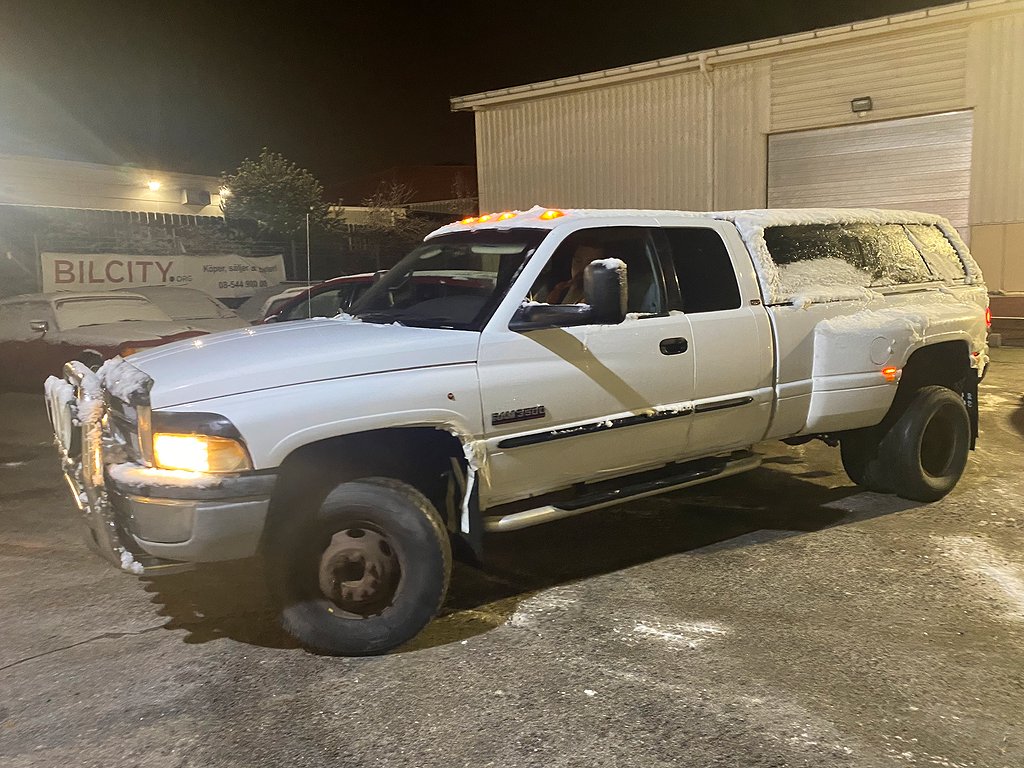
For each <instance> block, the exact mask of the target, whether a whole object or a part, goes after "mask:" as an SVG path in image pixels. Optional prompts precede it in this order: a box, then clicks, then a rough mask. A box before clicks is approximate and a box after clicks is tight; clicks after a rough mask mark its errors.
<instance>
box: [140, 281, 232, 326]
mask: <svg viewBox="0 0 1024 768" xmlns="http://www.w3.org/2000/svg"><path fill="white" fill-rule="evenodd" d="M121 290H122V291H124V292H127V293H136V294H139V295H141V296H145V297H146V298H147V299H149V300H150V301H151V302H153V303H154V304H156V305H157V306H158V307H160V309H162V310H163V311H164V312H166V313H167V315H168V316H169V317H170V318H171V319H172V320H178V321H179V322H183V323H188V324H189V326H191V327H193V328H198V329H200V330H203V331H206V332H207V333H216V332H217V331H230V330H233V329H235V328H245V327H246V326H247V325H249V323H248V322H246V321H245V320H243V319H242V318H240V317H239V316H238V313H237V312H235V310H233V309H231V308H230V307H226V306H224V305H223V304H222V303H221V302H219V301H217V299H215V298H213V296H211V295H210V294H208V293H206V292H205V291H200V290H199V289H198V288H184V287H178V286H171V285H151V286H146V287H143V288H123V289H121Z"/></svg>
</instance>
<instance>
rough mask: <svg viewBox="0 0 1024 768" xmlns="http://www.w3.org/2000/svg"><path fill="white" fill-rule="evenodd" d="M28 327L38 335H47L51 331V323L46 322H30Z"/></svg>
mask: <svg viewBox="0 0 1024 768" xmlns="http://www.w3.org/2000/svg"><path fill="white" fill-rule="evenodd" d="M28 326H29V328H31V329H32V330H33V331H36V332H37V333H46V332H47V331H48V330H50V323H49V322H48V321H46V320H30V321H29V324H28Z"/></svg>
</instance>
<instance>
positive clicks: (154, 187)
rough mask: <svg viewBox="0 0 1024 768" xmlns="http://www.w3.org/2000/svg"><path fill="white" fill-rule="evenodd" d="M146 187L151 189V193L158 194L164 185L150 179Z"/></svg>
mask: <svg viewBox="0 0 1024 768" xmlns="http://www.w3.org/2000/svg"><path fill="white" fill-rule="evenodd" d="M146 186H147V187H149V191H150V192H156V191H157V190H158V189H160V187H161V186H162V185H161V184H160V182H159V181H157V180H156V179H150V180H149V183H147V184H146Z"/></svg>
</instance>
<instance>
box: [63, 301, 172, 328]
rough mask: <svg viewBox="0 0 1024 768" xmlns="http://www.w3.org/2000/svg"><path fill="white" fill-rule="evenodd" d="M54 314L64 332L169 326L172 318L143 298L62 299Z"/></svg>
mask: <svg viewBox="0 0 1024 768" xmlns="http://www.w3.org/2000/svg"><path fill="white" fill-rule="evenodd" d="M54 310H55V313H56V316H57V327H59V328H60V329H61V330H62V331H66V330H69V329H71V328H83V327H85V326H87V325H102V324H104V323H120V322H130V321H142V320H159V321H163V322H170V320H171V318H170V317H168V316H167V314H166V313H165V312H164V311H163V310H162V309H160V308H159V307H158V306H156V305H155V304H153V303H152V302H150V301H149V300H148V299H144V298H142V297H141V296H125V297H123V298H121V297H117V298H114V297H112V296H97V297H96V298H93V297H89V296H83V297H81V298H74V299H59V300H58V301H56V302H55V306H54Z"/></svg>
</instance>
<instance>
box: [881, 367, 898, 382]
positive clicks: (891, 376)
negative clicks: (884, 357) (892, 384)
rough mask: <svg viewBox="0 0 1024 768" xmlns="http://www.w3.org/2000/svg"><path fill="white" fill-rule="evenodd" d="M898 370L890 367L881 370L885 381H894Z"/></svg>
mask: <svg viewBox="0 0 1024 768" xmlns="http://www.w3.org/2000/svg"><path fill="white" fill-rule="evenodd" d="M899 370H900V369H899V368H893V367H892V366H891V365H890V366H888V367H886V368H883V369H882V375H883V376H884V377H885V380H886V381H896V374H897V373H899Z"/></svg>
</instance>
